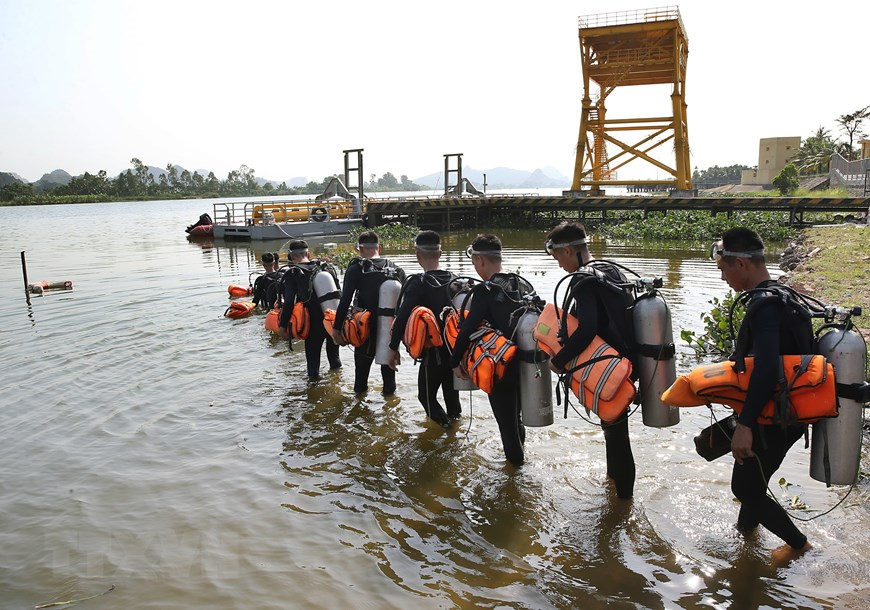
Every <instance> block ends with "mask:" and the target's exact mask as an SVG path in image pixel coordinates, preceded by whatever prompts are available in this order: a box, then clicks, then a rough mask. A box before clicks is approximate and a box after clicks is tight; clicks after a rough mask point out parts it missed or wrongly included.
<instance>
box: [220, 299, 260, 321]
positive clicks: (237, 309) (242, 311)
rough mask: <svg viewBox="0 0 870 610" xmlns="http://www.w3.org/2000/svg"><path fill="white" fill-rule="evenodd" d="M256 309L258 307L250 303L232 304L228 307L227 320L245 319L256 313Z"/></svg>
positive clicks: (234, 302)
mask: <svg viewBox="0 0 870 610" xmlns="http://www.w3.org/2000/svg"><path fill="white" fill-rule="evenodd" d="M254 307H256V305H254V304H253V303H251V302H250V301H233V302H232V303H230V306H229V307H227V310H226V311H225V312H224V316H226V317H227V318H244V317H245V316H247V315H250V313H251V312H252V311H254Z"/></svg>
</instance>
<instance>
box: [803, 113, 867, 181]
mask: <svg viewBox="0 0 870 610" xmlns="http://www.w3.org/2000/svg"><path fill="white" fill-rule="evenodd" d="M868 118H870V106H865V107H864V108H861V109H860V110H856V111H855V112H851V113H848V114H843V115H840V116H839V117H837V119H836V123H837V125H839V127H840V130H841V131H842V132H843V134H844V135H845V136H846V137H847V138H848V141H846V142H838V141H836V140H835V139H834V136H832V135H831V132H830V130H828V129H825V128H824V127H821V126H820V127H819V128H818V129H816V131H815V132H813V133H812V135H810V136H809V137H808V138H805V139H804V141H803V142H801V147H800V149H799V150H798V152H797V154H795V156H794V157H792V158H791V162H792V163H794V164H795V166H796V167H797V169H798V171H799V172H800V174H801V175H811V174H826V173H828V171H830V168H831V156H832V155H833V154H834V153H838V154H840V155H841V156H842V157H843V158H844V159H848V160H849V161H851V160H853V159H854V158H855V147H854V143H855V137H856V136H859V135H861V128H862V125H863V124H864V121H865V120H867V119H868Z"/></svg>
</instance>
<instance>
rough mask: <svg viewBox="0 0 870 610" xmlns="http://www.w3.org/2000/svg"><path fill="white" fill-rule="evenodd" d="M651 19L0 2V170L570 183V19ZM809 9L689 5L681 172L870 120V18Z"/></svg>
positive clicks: (864, 6)
mask: <svg viewBox="0 0 870 610" xmlns="http://www.w3.org/2000/svg"><path fill="white" fill-rule="evenodd" d="M654 6H658V5H657V4H655V3H649V4H646V5H644V4H642V3H639V2H638V0H631V1H630V2H626V1H622V0H613V1H610V2H607V3H592V2H578V1H572V2H568V1H561V0H553V1H550V0H539V1H537V2H524V3H517V2H495V1H493V2H489V1H480V2H477V1H474V0H464V1H454V0H440V1H439V2H409V1H407V0H405V1H402V2H399V1H395V2H393V1H383V2H381V1H378V0H370V1H367V2H362V1H359V0H355V1H352V2H350V1H349V2H345V1H343V0H331V1H328V2H314V1H297V0H285V1H282V2H272V1H257V0H250V1H248V2H238V1H235V2H222V1H208V2H204V1H203V2H199V1H184V0H174V1H172V2H164V1H153V0H151V1H144V2H143V1H139V2H132V1H126V0H110V1H98V0H77V1H75V2H70V1H69V0H63V1H48V0H0V76H2V93H0V138H2V143H0V171H11V172H16V173H18V174H19V175H21V176H22V177H23V178H25V179H27V180H31V181H33V180H37V179H38V178H39V177H40V176H41V175H42V174H43V173H45V172H49V171H51V170H54V169H57V168H63V169H65V170H67V171H68V172H70V173H72V174H74V175H76V174H81V173H83V172H85V171H90V172H96V171H97V170H100V169H104V170H106V171H107V172H108V173H109V174H110V175H115V174H117V173H119V172H120V171H123V170H124V169H126V168H128V167H130V159H131V158H132V157H134V156H135V157H139V158H140V159H141V160H142V161H143V162H145V163H146V164H148V165H155V166H159V167H165V166H166V164H167V163H170V162H171V163H174V164H179V165H182V166H183V167H186V168H188V169H191V170H193V169H198V168H204V169H210V170H213V171H214V172H215V174H216V175H217V176H218V177H219V178H221V179H223V178H226V174H227V172H228V171H230V170H232V169H237V168H238V167H239V166H240V165H242V164H246V165H248V166H249V167H252V168H254V169H255V170H256V174H257V175H258V176H262V177H265V178H269V179H275V180H278V181H280V180H283V179H289V178H291V177H294V176H305V177H307V178H308V179H316V180H320V179H321V178H323V177H324V176H325V175H327V174H331V173H335V172H339V171H341V170H342V167H343V165H342V163H343V157H342V150H344V149H348V148H364V149H365V153H364V154H365V173H366V174H367V175H368V174H370V173H376V174H378V175H381V174H383V173H384V172H387V171H391V172H393V173H394V174H395V175H396V176H399V175H401V174H406V175H408V176H409V177H411V178H414V177H417V176H422V175H424V174H429V173H432V172H438V171H441V170H442V169H443V154H444V153H464V157H463V163H464V165H466V166H472V167H474V168H476V169H481V170H482V169H488V168H492V167H498V166H503V167H512V168H516V169H526V170H532V169H535V168H537V167H545V166H552V167H555V168H556V169H558V170H559V171H561V172H562V173H563V174H565V175H566V176H569V177H570V176H571V174H572V172H573V164H574V149H575V146H576V144H577V132H578V128H579V121H580V98H581V97H582V81H581V76H580V52H579V45H578V39H577V17H578V16H579V15H587V14H591V13H598V12H602V11H607V12H610V11H619V10H628V9H638V8H645V7H654ZM807 6H810V4H809V3H808V2H804V1H799V2H793V1H779V0H753V1H747V0H729V1H726V2H713V1H712V0H688V1H684V2H682V3H681V4H680V5H679V7H680V11H681V13H682V17H683V22H684V24H685V27H686V30H687V33H688V36H689V63H688V76H687V88H686V91H687V102H688V118H689V141H690V146H691V151H692V161H691V162H692V166H693V167H694V166H698V167H700V168H705V167H708V166H711V165H730V164H733V163H744V164H747V165H754V164H756V163H757V155H758V139H759V138H761V137H775V136H795V135H799V136H802V137H806V136H807V135H809V134H810V133H811V132H812V131H814V130H815V129H816V128H817V127H819V126H820V125H823V126H825V127H828V128H830V129H832V130H835V129H836V126H835V123H834V120H835V119H836V118H837V117H838V116H839V115H842V114H845V113H848V112H852V111H854V110H857V109H859V108H862V107H864V106H867V105H868V104H870V80H868V62H870V57H868V53H867V43H866V35H867V34H866V32H867V27H868V23H870V2H867V1H866V0H850V1H841V0H828V1H827V2H824V3H813V4H812V6H813V7H814V8H813V9H812V10H810V9H807V8H803V7H807ZM798 7H800V8H798ZM643 90H646V91H643ZM668 96H669V88H666V89H664V90H661V89H659V90H655V89H652V90H651V88H649V87H645V88H637V87H635V88H624V89H618V90H617V93H614V94H613V96H611V98H610V100H611V103H610V104H609V106H610V112H609V114H608V117H609V118H615V117H622V116H628V117H638V116H656V115H659V114H666V113H669V109H670V98H669V97H668ZM630 168H631V166H629V167H626V168H625V171H626V172H627V171H628V170H629V169H630ZM638 172H639V173H640V174H641V176H639V177H655V169H653V168H651V167H650V166H648V165H646V164H643V165H638V166H637V169H635V170H634V172H633V173H638ZM662 177H664V176H662Z"/></svg>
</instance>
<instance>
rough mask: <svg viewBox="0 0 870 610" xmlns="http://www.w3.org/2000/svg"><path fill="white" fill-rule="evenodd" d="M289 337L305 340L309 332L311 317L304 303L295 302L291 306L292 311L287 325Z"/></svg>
mask: <svg viewBox="0 0 870 610" xmlns="http://www.w3.org/2000/svg"><path fill="white" fill-rule="evenodd" d="M288 331H289V333H290V336H291V337H293V338H294V339H302V340H305V339H307V338H308V334H309V332H310V331H311V316H310V315H309V313H308V308H307V307H305V303H303V302H302V301H297V302H296V303H295V304H294V305H293V311H291V312H290V323H289V324H288Z"/></svg>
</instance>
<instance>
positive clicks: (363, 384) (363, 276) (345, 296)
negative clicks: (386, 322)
mask: <svg viewBox="0 0 870 610" xmlns="http://www.w3.org/2000/svg"><path fill="white" fill-rule="evenodd" d="M357 249H358V250H359V258H355V259H353V260H352V261H351V262H350V264H349V265H348V266H347V271H345V274H344V286H343V288H342V291H341V301H340V302H339V304H338V309H336V311H335V320H336V323H335V326H334V327H333V331H332V339H333V341H334V342H335V343H336V344H337V345H345V341H344V338H343V337H342V335H341V323H340V322H339V321H343V320H344V319H345V318H346V317H347V312H348V310H349V309H350V307H351V301H352V300H353V301H354V305H355V306H356V307H360V308H362V309H366V310H368V311H370V312H371V313H372V316H371V318H370V322H369V323H370V324H371V327H370V331H369V336H368V339H367V340H366V342H365V343H363V344H362V345H361V346H360V347H358V348H356V349H355V350H354V352H353V361H354V382H353V391H354V392H356V393H357V394H361V393H363V392H365V391H366V390H367V389H368V385H369V372H370V371H371V368H372V363H373V362H374V358H375V346H376V345H377V335H378V324H377V317H376V315H375V314H376V313H377V311H378V298H379V290H380V287H381V284H382V283H383V282H384V280H386V279H388V278H389V277H395V278H396V279H398V280H399V281H400V282H404V281H405V272H404V271H403V270H402V268H401V267H398V266H397V265H396V264H395V263H394V262H393V261H391V260H389V259H387V258H381V246H380V244H379V243H378V234H377V233H375V232H374V231H365V232H364V233H361V234H360V236H359V238H358V239H357ZM381 377H382V379H383V381H384V387H383V392H384V394H385V395H390V394H394V393H395V392H396V371H394V370H393V369H392V368H390V367H389V366H388V365H386V364H382V365H381Z"/></svg>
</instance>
